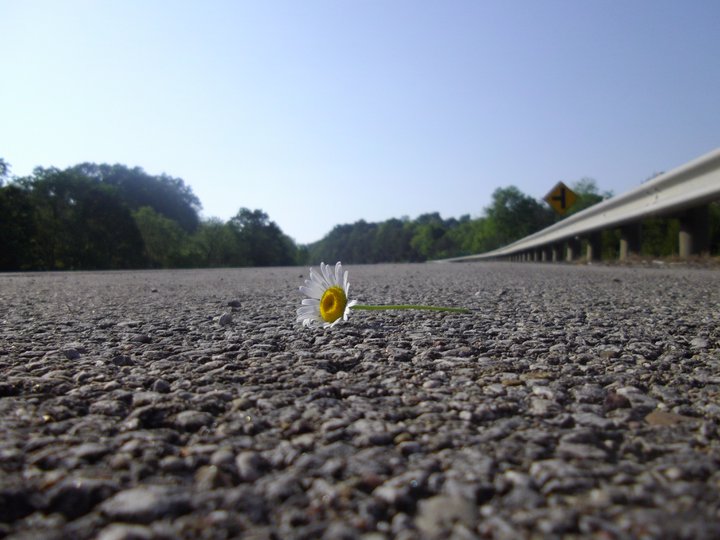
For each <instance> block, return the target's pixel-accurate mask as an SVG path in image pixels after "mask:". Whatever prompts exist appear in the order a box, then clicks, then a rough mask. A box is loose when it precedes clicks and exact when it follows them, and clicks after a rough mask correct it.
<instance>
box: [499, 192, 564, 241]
mask: <svg viewBox="0 0 720 540" xmlns="http://www.w3.org/2000/svg"><path fill="white" fill-rule="evenodd" d="M486 216H487V218H488V219H489V220H490V221H491V222H492V226H493V229H494V231H495V239H494V242H492V244H494V245H492V247H491V249H494V248H497V247H500V246H504V245H507V244H509V243H511V242H514V241H515V240H519V239H520V238H523V237H525V236H528V235H530V234H532V233H534V232H537V231H539V230H541V229H544V228H545V227H547V226H549V225H551V224H552V223H553V220H554V216H553V214H552V211H551V210H550V209H549V208H547V207H545V206H543V205H541V204H540V203H539V202H538V201H536V200H535V199H533V198H532V197H530V196H528V195H525V194H524V193H522V192H521V191H520V190H519V189H518V188H517V187H515V186H510V187H506V188H498V189H496V190H495V191H494V192H493V194H492V203H491V205H490V206H489V207H488V208H487V209H486Z"/></svg>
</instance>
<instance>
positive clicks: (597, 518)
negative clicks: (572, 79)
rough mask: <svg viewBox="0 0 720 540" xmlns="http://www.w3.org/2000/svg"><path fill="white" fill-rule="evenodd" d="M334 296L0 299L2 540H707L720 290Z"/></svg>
mask: <svg viewBox="0 0 720 540" xmlns="http://www.w3.org/2000/svg"><path fill="white" fill-rule="evenodd" d="M330 262H334V261H330ZM348 270H349V271H350V281H351V298H357V299H358V300H360V301H361V302H363V303H386V304H392V303H425V304H436V305H452V306H461V307H468V308H472V309H473V310H474V311H473V312H472V313H471V314H455V313H445V314H443V313H433V312H415V311H397V312H353V313H352V315H351V318H350V320H349V321H347V322H346V323H344V324H340V325H338V326H336V327H335V328H332V329H330V330H323V329H308V328H303V327H302V326H300V325H298V324H297V323H296V322H295V310H296V308H297V307H298V306H299V302H300V299H301V295H300V293H299V292H298V291H297V288H298V286H300V285H301V284H302V282H303V280H304V279H305V278H306V277H307V269H305V268H272V269H262V270H261V269H228V270H199V271H147V272H146V271H142V272H97V273H92V272H90V273H48V274H40V273H33V274H2V275H0V306H1V307H0V309H1V310H2V311H0V537H6V538H14V539H21V538H22V539H25V538H51V539H52V538H58V539H59V538H81V539H84V538H99V539H101V540H131V539H132V540H138V539H139V540H142V539H151V538H152V539H164V538H168V539H171V538H188V539H204V538H208V539H216V538H217V539H221V538H248V539H258V540H259V539H267V540H270V539H285V538H308V539H316V538H328V539H330V538H332V539H334V538H339V539H345V538H347V539H353V538H363V539H365V540H380V539H390V538H398V539H415V538H418V539H421V538H429V539H433V538H443V539H445V538H453V539H462V540H465V539H475V538H481V539H484V538H502V539H517V538H583V539H585V538H596V539H605V540H606V539H623V538H687V539H690V538H693V539H695V538H699V539H702V538H707V539H711V538H712V539H715V538H720V439H719V434H718V429H719V422H720V329H719V326H720V271H718V270H708V269H698V268H686V267H670V266H667V265H662V266H660V265H648V266H646V267H642V266H635V267H608V266H567V265H541V264H510V263H466V264H424V265H377V266H356V267H354V266H349V267H348Z"/></svg>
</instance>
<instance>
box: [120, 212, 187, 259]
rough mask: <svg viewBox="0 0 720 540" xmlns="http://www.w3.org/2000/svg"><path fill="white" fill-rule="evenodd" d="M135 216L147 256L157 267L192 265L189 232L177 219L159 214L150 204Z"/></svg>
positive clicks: (134, 214)
mask: <svg viewBox="0 0 720 540" xmlns="http://www.w3.org/2000/svg"><path fill="white" fill-rule="evenodd" d="M133 218H134V219H135V223H137V227H138V230H139V231H140V235H141V236H142V240H143V243H144V245H145V256H146V257H147V260H148V261H149V262H150V265H151V266H153V267H155V268H177V267H187V266H192V262H194V259H193V253H192V252H191V251H190V250H189V249H188V246H189V241H188V236H187V233H186V232H185V231H184V230H183V228H182V227H180V225H178V223H177V222H176V221H173V220H172V219H169V218H167V217H165V216H164V215H162V214H159V213H158V212H156V211H155V210H153V209H152V208H151V207H149V206H143V207H142V208H140V209H139V210H136V211H135V212H133Z"/></svg>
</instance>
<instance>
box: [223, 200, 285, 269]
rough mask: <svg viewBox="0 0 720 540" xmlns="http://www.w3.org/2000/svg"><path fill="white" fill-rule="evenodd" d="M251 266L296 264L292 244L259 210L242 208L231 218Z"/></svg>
mask: <svg viewBox="0 0 720 540" xmlns="http://www.w3.org/2000/svg"><path fill="white" fill-rule="evenodd" d="M230 224H231V226H232V227H233V228H234V229H235V231H236V232H237V234H238V238H239V243H240V246H241V249H242V250H244V253H246V254H247V262H248V265H250V266H282V265H292V264H294V263H295V243H294V242H293V241H292V239H291V238H290V237H288V236H287V235H285V234H283V232H282V230H280V227H278V226H277V224H276V223H275V222H274V221H270V218H269V216H268V215H267V214H266V213H265V212H263V211H262V210H249V209H248V208H241V209H240V210H239V211H238V213H237V214H236V215H235V217H233V218H232V219H231V220H230Z"/></svg>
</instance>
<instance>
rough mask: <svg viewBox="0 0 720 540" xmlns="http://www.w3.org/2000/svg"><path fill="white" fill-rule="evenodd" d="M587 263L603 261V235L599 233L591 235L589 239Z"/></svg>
mask: <svg viewBox="0 0 720 540" xmlns="http://www.w3.org/2000/svg"><path fill="white" fill-rule="evenodd" d="M586 257H587V262H592V261H599V260H600V259H602V234H601V233H599V232H594V233H590V236H588V239H587V253H586Z"/></svg>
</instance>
